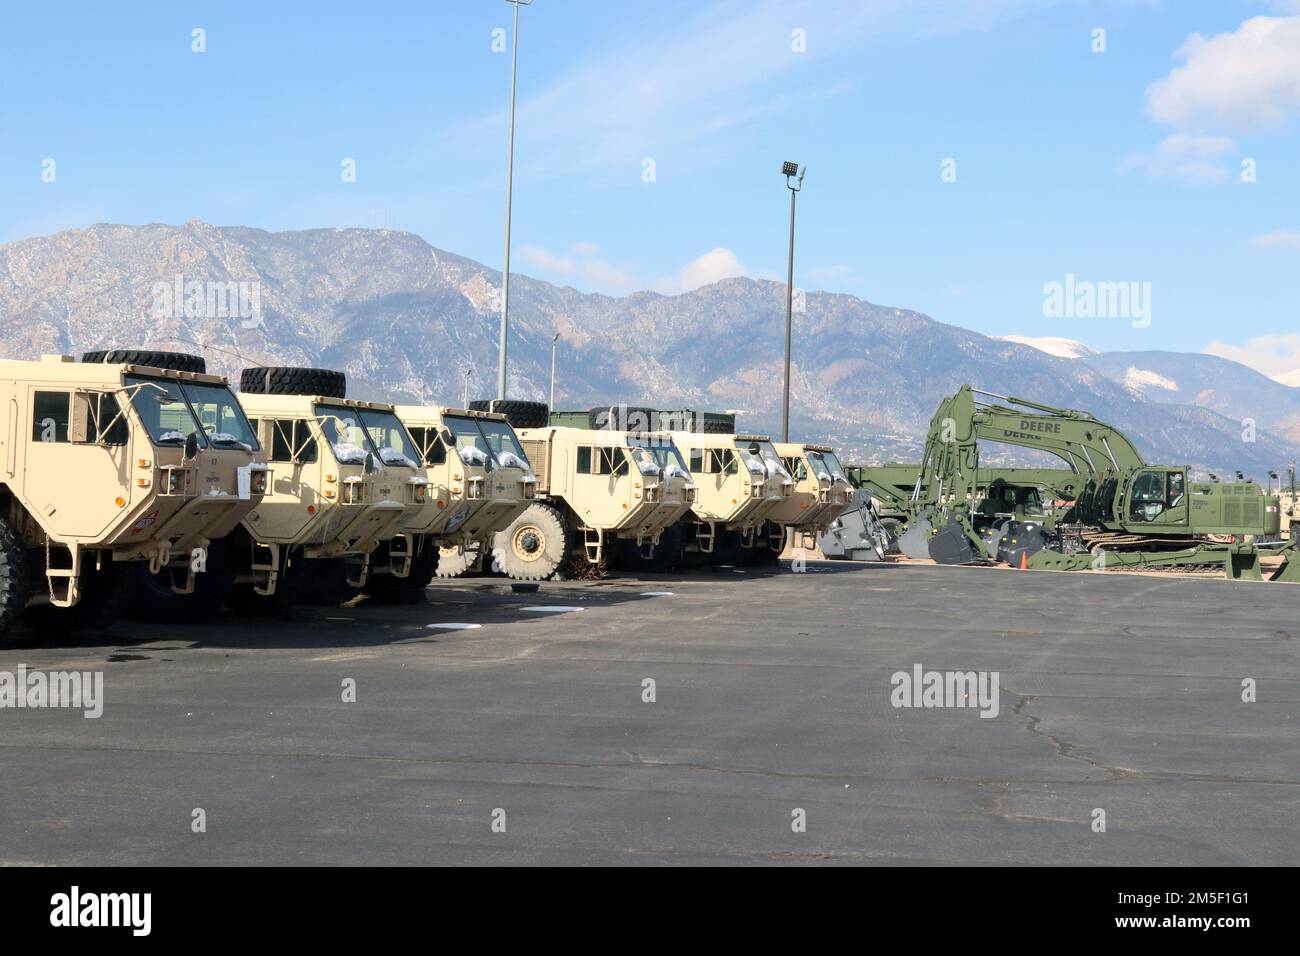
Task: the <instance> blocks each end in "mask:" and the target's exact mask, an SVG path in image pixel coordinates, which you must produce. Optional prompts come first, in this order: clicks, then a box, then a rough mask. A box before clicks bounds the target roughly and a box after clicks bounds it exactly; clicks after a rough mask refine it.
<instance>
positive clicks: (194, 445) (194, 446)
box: [184, 432, 199, 461]
mask: <svg viewBox="0 0 1300 956" xmlns="http://www.w3.org/2000/svg"><path fill="white" fill-rule="evenodd" d="M197 457H199V436H198V434H196V433H195V432H190V433H189V434H188V435H187V436H186V437H185V459H184V460H185V461H193V460H194V459H195V458H197Z"/></svg>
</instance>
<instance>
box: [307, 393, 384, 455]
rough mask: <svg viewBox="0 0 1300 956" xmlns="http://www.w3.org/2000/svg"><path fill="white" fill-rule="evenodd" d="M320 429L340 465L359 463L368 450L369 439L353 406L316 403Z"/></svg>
mask: <svg viewBox="0 0 1300 956" xmlns="http://www.w3.org/2000/svg"><path fill="white" fill-rule="evenodd" d="M315 411H316V416H317V417H318V418H319V419H320V429H321V431H322V432H324V434H325V438H326V440H327V441H328V442H329V443H330V446H331V447H332V448H333V449H334V457H335V458H336V459H337V460H338V463H339V464H340V465H360V464H362V463H363V462H364V461H365V460H366V452H368V451H370V450H371V448H370V439H369V438H368V437H366V432H365V429H363V428H362V427H361V425H360V422H359V419H358V417H357V410H356V409H355V408H347V407H346V406H343V405H317V406H316V409H315Z"/></svg>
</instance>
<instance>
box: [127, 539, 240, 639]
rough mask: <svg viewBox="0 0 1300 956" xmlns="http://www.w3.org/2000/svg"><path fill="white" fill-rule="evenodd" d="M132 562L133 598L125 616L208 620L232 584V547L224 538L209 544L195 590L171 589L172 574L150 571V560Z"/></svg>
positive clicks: (194, 621)
mask: <svg viewBox="0 0 1300 956" xmlns="http://www.w3.org/2000/svg"><path fill="white" fill-rule="evenodd" d="M131 563H132V564H133V565H135V567H134V569H133V570H134V571H135V575H134V577H135V599H134V600H133V601H132V602H131V605H130V607H128V608H127V610H126V616H127V617H130V618H133V619H134V620H137V621H153V622H157V623H161V624H204V623H210V622H211V619H212V615H214V614H216V613H217V611H219V610H221V606H222V605H223V604H224V603H225V602H226V596H227V595H228V594H229V593H230V589H231V588H232V587H234V585H235V572H236V567H235V564H236V559H235V549H234V547H233V546H232V545H231V544H230V542H229V541H225V540H222V541H213V542H212V543H211V544H210V545H208V559H207V566H206V570H204V571H200V572H199V573H197V574H195V575H194V591H193V592H192V593H190V594H177V593H176V592H175V591H173V590H172V588H171V576H170V574H169V572H168V571H167V570H166V569H164V570H162V571H160V572H158V573H157V574H150V573H149V562H147V561H132V562H131Z"/></svg>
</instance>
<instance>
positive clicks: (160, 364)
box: [81, 349, 208, 373]
mask: <svg viewBox="0 0 1300 956" xmlns="http://www.w3.org/2000/svg"><path fill="white" fill-rule="evenodd" d="M81 360H82V361H83V362H95V363H102V364H105V365H148V366H149V367H150V368H161V369H167V370H169V371H176V372H199V373H203V372H206V371H207V370H208V363H207V361H206V360H205V359H204V358H203V356H202V355H190V354H189V353H188V352H157V351H148V350H145V349H100V350H98V351H95V352H85V353H83V354H82V356H81Z"/></svg>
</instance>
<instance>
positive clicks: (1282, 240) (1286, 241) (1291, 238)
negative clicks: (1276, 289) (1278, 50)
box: [1250, 0, 1300, 249]
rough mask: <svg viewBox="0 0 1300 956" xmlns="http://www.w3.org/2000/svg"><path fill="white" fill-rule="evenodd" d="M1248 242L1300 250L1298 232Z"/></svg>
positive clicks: (1283, 231) (1267, 235) (1261, 246)
mask: <svg viewBox="0 0 1300 956" xmlns="http://www.w3.org/2000/svg"><path fill="white" fill-rule="evenodd" d="M1296 2H1297V3H1300V0H1296ZM1250 241H1251V244H1252V245H1254V246H1255V247H1256V248H1258V249H1300V230H1296V229H1276V230H1274V231H1273V232H1266V233H1264V234H1263V235H1262V236H1256V237H1255V238H1254V239H1252V240H1250Z"/></svg>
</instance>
